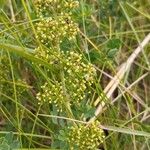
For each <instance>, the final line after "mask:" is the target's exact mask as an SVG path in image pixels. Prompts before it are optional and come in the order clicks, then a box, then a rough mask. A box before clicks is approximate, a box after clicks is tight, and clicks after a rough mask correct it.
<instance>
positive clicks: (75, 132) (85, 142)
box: [67, 121, 105, 150]
mask: <svg viewBox="0 0 150 150" xmlns="http://www.w3.org/2000/svg"><path fill="white" fill-rule="evenodd" d="M104 137H105V136H104V132H103V130H102V129H101V128H100V127H99V122H98V121H96V122H93V123H92V124H89V125H87V126H85V125H80V126H72V127H70V128H69V133H68V138H67V142H68V143H69V146H70V149H71V150H74V149H75V148H77V149H78V150H97V148H98V146H99V145H100V144H101V143H103V140H104Z"/></svg>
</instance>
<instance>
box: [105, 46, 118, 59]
mask: <svg viewBox="0 0 150 150" xmlns="http://www.w3.org/2000/svg"><path fill="white" fill-rule="evenodd" d="M117 52H118V49H116V48H114V49H111V50H110V51H108V53H107V57H108V58H114V57H115V55H116V53H117Z"/></svg>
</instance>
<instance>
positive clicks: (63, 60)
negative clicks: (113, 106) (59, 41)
mask: <svg viewBox="0 0 150 150" xmlns="http://www.w3.org/2000/svg"><path fill="white" fill-rule="evenodd" d="M43 55H44V57H45V58H46V61H47V62H48V63H49V64H51V65H55V62H57V63H58V64H59V66H61V68H60V69H61V70H63V71H64V83H65V87H63V88H64V89H63V88H62V85H63V83H62V81H59V82H56V83H55V84H54V85H52V86H50V85H48V84H47V83H46V84H45V85H44V86H42V92H40V93H38V94H37V99H38V100H39V103H41V102H45V101H48V102H49V103H53V104H55V105H56V107H58V111H62V103H61V101H62V102H63V101H64V100H63V99H65V97H66V92H67V94H68V96H69V101H68V102H69V103H70V105H72V104H76V105H80V102H81V101H82V100H83V99H84V98H85V92H86V90H87V89H88V88H89V87H90V86H91V85H92V84H93V82H94V78H95V76H96V70H95V68H94V67H93V65H92V64H90V63H86V62H84V60H83V57H82V55H81V54H78V53H76V52H72V51H71V52H70V51H67V52H66V53H64V52H63V51H60V53H59V55H56V54H55V53H54V55H53V54H51V55H47V54H45V53H44V54H43ZM46 56H47V57H46ZM58 95H59V96H58ZM60 106H61V107H60Z"/></svg>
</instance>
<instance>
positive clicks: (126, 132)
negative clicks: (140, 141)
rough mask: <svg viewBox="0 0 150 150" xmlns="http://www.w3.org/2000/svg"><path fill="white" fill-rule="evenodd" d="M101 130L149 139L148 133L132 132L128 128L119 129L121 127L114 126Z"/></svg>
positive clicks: (149, 134)
mask: <svg viewBox="0 0 150 150" xmlns="http://www.w3.org/2000/svg"><path fill="white" fill-rule="evenodd" d="M102 129H105V130H109V131H114V132H120V133H125V134H131V135H137V136H145V137H149V138H150V133H149V132H144V131H138V130H132V129H128V128H121V127H114V126H102Z"/></svg>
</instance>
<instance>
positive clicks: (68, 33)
mask: <svg viewBox="0 0 150 150" xmlns="http://www.w3.org/2000/svg"><path fill="white" fill-rule="evenodd" d="M35 6H36V10H37V14H38V16H39V18H40V21H39V22H38V23H37V24H36V26H37V39H39V41H40V42H41V43H42V44H44V45H46V46H50V45H52V46H54V45H56V44H60V43H61V42H62V41H63V39H64V38H67V39H69V40H73V39H75V36H76V35H77V32H78V25H77V24H76V23H75V22H74V21H73V17H72V12H73V10H74V9H75V8H77V7H78V6H79V2H78V1H74V0H67V1H66V0H65V1H64V0H36V1H35ZM54 14H56V15H54Z"/></svg>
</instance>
